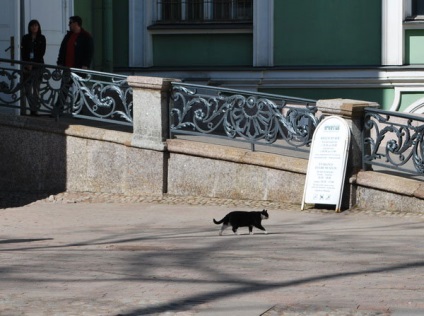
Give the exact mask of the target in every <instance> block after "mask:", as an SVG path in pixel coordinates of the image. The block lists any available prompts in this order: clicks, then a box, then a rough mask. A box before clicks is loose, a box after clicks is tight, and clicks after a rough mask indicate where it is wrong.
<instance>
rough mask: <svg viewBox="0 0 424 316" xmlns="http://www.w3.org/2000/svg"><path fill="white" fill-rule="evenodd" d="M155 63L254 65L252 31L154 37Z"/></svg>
mask: <svg viewBox="0 0 424 316" xmlns="http://www.w3.org/2000/svg"><path fill="white" fill-rule="evenodd" d="M153 56H154V57H153V64H154V66H159V67H164V66H165V67H192V66H206V67H211V66H252V60H253V37H252V34H181V35H179V34H172V35H154V36H153Z"/></svg>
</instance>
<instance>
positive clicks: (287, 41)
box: [274, 0, 382, 66]
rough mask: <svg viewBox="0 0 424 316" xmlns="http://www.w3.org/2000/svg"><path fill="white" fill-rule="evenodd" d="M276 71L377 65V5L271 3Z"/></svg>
mask: <svg viewBox="0 0 424 316" xmlns="http://www.w3.org/2000/svg"><path fill="white" fill-rule="evenodd" d="M274 9H275V10H274V12H275V16H274V22H275V24H274V25H275V29H274V37H275V38H274V46H275V50H274V60H275V65H276V66H341V65H343V66H349V65H351V66H353V65H355V66H356V65H380V64H381V9H382V8H381V1H374V0H371V1H370V0H354V1H341V0H319V1H311V0H284V1H281V0H275V2H274Z"/></svg>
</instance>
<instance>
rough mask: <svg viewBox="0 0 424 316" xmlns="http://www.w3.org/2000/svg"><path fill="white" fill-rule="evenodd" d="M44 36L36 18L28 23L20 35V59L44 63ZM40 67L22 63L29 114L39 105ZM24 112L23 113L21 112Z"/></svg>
mask: <svg viewBox="0 0 424 316" xmlns="http://www.w3.org/2000/svg"><path fill="white" fill-rule="evenodd" d="M46 43H47V42H46V37H45V36H44V35H43V34H41V26H40V23H39V22H38V21H37V20H31V21H29V23H28V33H27V34H25V35H24V36H23V37H22V42H21V59H22V60H23V61H25V62H31V63H39V64H44V54H45V53H46ZM41 70H42V68H41V67H37V65H33V64H24V67H23V82H24V86H25V95H26V98H27V100H28V103H29V106H30V111H31V115H36V114H37V108H38V107H39V102H37V99H38V91H39V86H40V83H41V79H42V71H41ZM23 114H25V113H23Z"/></svg>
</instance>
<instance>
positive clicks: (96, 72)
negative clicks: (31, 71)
mask: <svg viewBox="0 0 424 316" xmlns="http://www.w3.org/2000/svg"><path fill="white" fill-rule="evenodd" d="M0 63H6V64H19V65H33V66H41V65H42V66H44V67H46V68H56V69H60V70H71V71H72V72H78V73H86V74H93V75H98V76H103V77H113V78H121V79H126V78H128V76H127V75H121V74H115V73H110V72H103V71H97V70H92V69H81V68H70V67H65V66H60V65H53V64H45V63H44V64H40V63H35V62H31V61H21V60H13V59H5V58H0ZM0 65H1V64H0ZM0 67H1V66H0ZM3 68H4V67H3Z"/></svg>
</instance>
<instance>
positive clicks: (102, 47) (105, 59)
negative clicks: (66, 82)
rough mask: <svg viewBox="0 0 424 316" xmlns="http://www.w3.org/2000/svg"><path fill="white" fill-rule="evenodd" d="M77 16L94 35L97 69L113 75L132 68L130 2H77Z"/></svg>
mask: <svg viewBox="0 0 424 316" xmlns="http://www.w3.org/2000/svg"><path fill="white" fill-rule="evenodd" d="M74 14H75V15H79V16H81V18H82V19H83V27H84V28H85V29H86V30H87V31H88V32H90V33H91V34H92V35H93V40H94V57H93V64H92V67H93V69H95V70H100V71H107V72H111V71H113V67H127V66H128V63H129V36H128V33H129V32H128V27H129V26H128V16H129V13H128V0H74Z"/></svg>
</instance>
